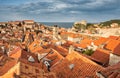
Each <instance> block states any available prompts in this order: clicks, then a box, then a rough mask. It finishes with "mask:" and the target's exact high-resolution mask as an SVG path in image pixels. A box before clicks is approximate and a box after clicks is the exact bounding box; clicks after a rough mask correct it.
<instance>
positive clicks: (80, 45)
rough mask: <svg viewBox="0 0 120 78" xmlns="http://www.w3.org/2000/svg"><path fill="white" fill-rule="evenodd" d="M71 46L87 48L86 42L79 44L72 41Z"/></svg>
mask: <svg viewBox="0 0 120 78" xmlns="http://www.w3.org/2000/svg"><path fill="white" fill-rule="evenodd" d="M73 46H74V47H82V48H87V46H88V44H86V43H80V44H78V43H74V44H73Z"/></svg>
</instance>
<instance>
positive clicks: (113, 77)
mask: <svg viewBox="0 0 120 78" xmlns="http://www.w3.org/2000/svg"><path fill="white" fill-rule="evenodd" d="M99 73H100V74H102V76H104V77H105V78H120V62H119V63H118V64H115V65H113V66H109V67H107V68H105V69H103V70H100V71H99Z"/></svg>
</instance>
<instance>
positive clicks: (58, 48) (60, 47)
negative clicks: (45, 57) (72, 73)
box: [52, 46, 68, 56]
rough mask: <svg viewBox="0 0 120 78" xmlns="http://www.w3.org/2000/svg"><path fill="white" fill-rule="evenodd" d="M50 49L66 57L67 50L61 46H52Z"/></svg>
mask: <svg viewBox="0 0 120 78" xmlns="http://www.w3.org/2000/svg"><path fill="white" fill-rule="evenodd" d="M52 48H53V49H55V50H56V51H58V53H60V54H61V55H62V56H66V55H67V54H68V50H67V49H66V48H64V47H62V46H53V47H52Z"/></svg>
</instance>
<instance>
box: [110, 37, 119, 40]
mask: <svg viewBox="0 0 120 78" xmlns="http://www.w3.org/2000/svg"><path fill="white" fill-rule="evenodd" d="M109 39H113V40H117V39H118V36H109Z"/></svg>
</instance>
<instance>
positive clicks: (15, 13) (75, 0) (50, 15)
mask: <svg viewBox="0 0 120 78" xmlns="http://www.w3.org/2000/svg"><path fill="white" fill-rule="evenodd" d="M4 1H5V0H4ZM12 1H14V4H15V0H12ZM22 1H23V2H21V3H20V4H19V3H16V5H14V4H12V5H11V4H10V5H9V3H7V5H5V6H3V4H2V3H0V4H1V5H0V11H1V15H0V17H1V18H2V19H0V20H6V19H8V20H13V19H16V18H17V19H26V18H28V19H29V18H30V19H33V18H35V19H36V20H38V21H46V20H47V21H51V19H52V21H67V20H68V21H70V18H71V21H76V20H80V19H87V20H93V21H94V20H95V19H100V20H102V19H103V18H100V17H99V16H102V17H107V18H106V19H110V18H114V17H120V15H119V12H120V8H119V5H120V0H34V1H33V0H29V1H25V0H22ZM113 14H116V15H113ZM12 17H13V18H12ZM39 17H42V18H39ZM93 17H94V18H93ZM63 18H64V20H63Z"/></svg>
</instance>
